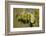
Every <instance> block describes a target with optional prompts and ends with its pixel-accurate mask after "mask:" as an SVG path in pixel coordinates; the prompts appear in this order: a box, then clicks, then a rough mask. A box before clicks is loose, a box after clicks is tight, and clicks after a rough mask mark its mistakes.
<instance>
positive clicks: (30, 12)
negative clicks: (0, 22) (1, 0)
mask: <svg viewBox="0 0 46 36" xmlns="http://www.w3.org/2000/svg"><path fill="white" fill-rule="evenodd" d="M5 4H6V7H5V8H6V9H5V11H6V15H5V16H6V35H10V34H13V35H18V34H37V33H44V32H45V4H44V3H34V2H18V1H7V2H6V3H5Z"/></svg>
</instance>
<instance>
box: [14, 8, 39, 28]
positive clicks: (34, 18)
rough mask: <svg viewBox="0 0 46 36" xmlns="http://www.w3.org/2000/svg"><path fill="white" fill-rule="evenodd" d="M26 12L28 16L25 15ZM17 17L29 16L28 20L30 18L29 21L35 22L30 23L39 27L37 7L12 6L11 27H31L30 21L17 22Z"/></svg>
mask: <svg viewBox="0 0 46 36" xmlns="http://www.w3.org/2000/svg"><path fill="white" fill-rule="evenodd" d="M28 13H29V14H28ZM22 14H23V15H24V16H23V15H22ZM26 14H28V16H29V17H28V16H25V15H26ZM31 14H32V15H31ZM30 16H31V17H30ZM19 18H20V19H21V18H22V19H25V18H26V19H28V18H29V20H31V19H32V20H31V21H34V22H35V23H34V22H33V23H32V25H33V26H32V27H39V9H32V8H14V9H13V27H14V28H19V27H31V25H30V23H23V22H19V21H18V19H19ZM25 22H26V21H25Z"/></svg>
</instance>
